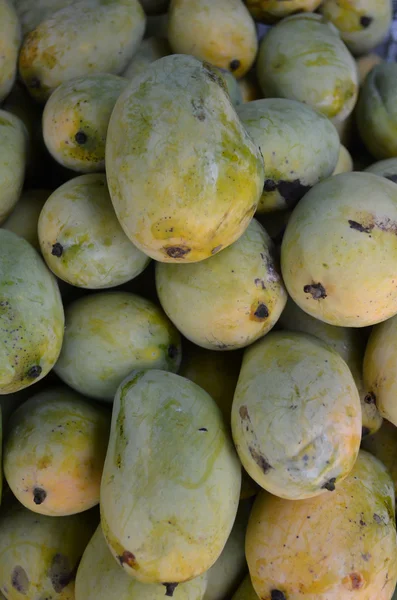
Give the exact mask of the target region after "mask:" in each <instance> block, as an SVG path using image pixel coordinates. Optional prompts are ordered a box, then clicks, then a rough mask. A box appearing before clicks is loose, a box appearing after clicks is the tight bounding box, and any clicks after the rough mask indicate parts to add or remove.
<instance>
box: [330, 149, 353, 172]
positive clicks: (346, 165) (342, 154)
mask: <svg viewBox="0 0 397 600" xmlns="http://www.w3.org/2000/svg"><path fill="white" fill-rule="evenodd" d="M350 171H353V159H352V157H351V154H350V152H349V150H348V149H347V148H345V147H344V145H343V144H341V145H340V147H339V157H338V162H337V163H336V167H335V169H334V171H333V173H332V175H338V174H339V173H349V172H350Z"/></svg>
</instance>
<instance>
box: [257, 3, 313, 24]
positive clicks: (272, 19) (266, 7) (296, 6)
mask: <svg viewBox="0 0 397 600" xmlns="http://www.w3.org/2000/svg"><path fill="white" fill-rule="evenodd" d="M245 3H246V5H247V7H248V10H249V11H250V13H251V15H252V16H253V17H254V19H256V20H257V21H261V22H262V23H270V24H271V23H276V22H277V21H280V20H281V19H285V17H288V16H289V15H293V14H295V13H301V12H314V11H315V10H316V8H317V7H318V6H319V5H320V4H321V0H283V2H280V1H279V0H245Z"/></svg>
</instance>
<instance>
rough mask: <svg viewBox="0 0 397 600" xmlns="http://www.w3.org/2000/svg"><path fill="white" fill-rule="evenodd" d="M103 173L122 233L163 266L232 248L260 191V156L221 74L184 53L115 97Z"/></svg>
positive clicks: (151, 68)
mask: <svg viewBox="0 0 397 600" xmlns="http://www.w3.org/2000/svg"><path fill="white" fill-rule="evenodd" d="M176 99H177V101H176ZM164 115H166V118H164ZM106 172H107V179H108V185H109V191H110V195H111V198H112V202H113V206H114V208H115V210H116V214H117V217H118V219H119V221H120V223H121V225H122V227H123V229H124V231H125V232H126V234H127V235H128V237H129V238H130V240H131V241H132V242H133V243H134V244H135V245H136V246H138V248H140V249H141V250H142V251H143V252H145V253H146V254H148V255H149V256H151V257H152V258H154V259H156V260H158V261H161V262H197V261H200V260H204V259H205V258H208V257H210V256H211V255H212V254H215V253H216V252H218V251H219V250H221V249H223V248H226V246H229V245H230V244H232V243H233V242H234V241H236V239H238V238H239V237H240V236H241V235H242V233H243V232H244V231H245V229H246V228H247V226H248V224H249V222H250V220H251V218H252V216H253V214H254V213H255V211H256V207H257V203H258V200H259V197H260V194H261V192H262V188H263V161H262V157H261V155H260V152H259V150H258V148H257V147H256V146H255V144H254V142H253V141H252V140H251V138H250V136H249V135H248V133H247V132H246V130H245V128H244V127H243V125H242V123H241V122H240V120H239V118H238V116H237V114H236V112H235V110H234V108H233V106H232V103H231V101H230V98H229V95H228V94H227V92H226V90H225V88H224V84H223V81H222V79H221V78H220V77H219V76H218V74H217V73H216V72H215V71H214V70H213V69H212V67H211V65H209V64H206V63H202V62H200V61H198V60H196V59H195V58H193V57H191V56H184V55H179V54H177V55H171V56H165V57H164V58H160V59H159V60H157V61H155V62H154V63H152V64H151V65H149V66H148V67H147V69H146V72H145V73H144V74H142V75H138V76H137V77H135V78H134V79H133V81H132V82H131V84H130V85H129V87H128V88H127V90H126V91H125V92H124V93H123V94H122V95H121V96H120V98H119V99H118V100H117V102H116V105H115V107H114V110H113V113H112V116H111V118H110V123H109V129H108V136H107V142H106Z"/></svg>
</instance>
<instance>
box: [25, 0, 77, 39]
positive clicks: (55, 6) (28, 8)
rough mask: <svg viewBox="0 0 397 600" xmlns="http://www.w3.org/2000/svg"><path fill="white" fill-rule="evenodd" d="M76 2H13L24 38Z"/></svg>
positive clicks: (51, 0) (58, 0)
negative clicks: (56, 13)
mask: <svg viewBox="0 0 397 600" xmlns="http://www.w3.org/2000/svg"><path fill="white" fill-rule="evenodd" d="M74 2H75V0H13V3H14V6H15V10H16V12H17V14H18V17H19V20H20V23H21V27H22V33H23V35H24V36H25V35H26V34H27V33H29V32H30V31H32V30H33V29H36V27H37V25H40V23H41V22H42V21H45V20H46V19H48V18H49V17H51V16H52V15H53V14H54V13H55V12H57V11H58V10H60V9H61V8H65V7H66V6H70V5H71V4H73V3H74Z"/></svg>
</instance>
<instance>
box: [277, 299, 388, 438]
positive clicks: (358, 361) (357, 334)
mask: <svg viewBox="0 0 397 600" xmlns="http://www.w3.org/2000/svg"><path fill="white" fill-rule="evenodd" d="M278 325H281V327H282V328H283V329H285V330H287V331H300V332H302V333H308V334H309V335H314V336H316V337H318V338H319V339H320V340H322V341H323V342H325V343H326V344H328V345H329V346H332V347H333V348H334V350H336V351H337V352H338V353H339V354H340V355H341V357H342V358H343V360H344V361H346V363H347V365H348V367H349V369H350V371H351V374H352V375H353V378H354V381H355V383H356V387H357V390H358V393H359V395H360V401H361V413H362V426H363V429H362V435H363V436H365V435H369V434H371V433H375V431H377V430H378V429H379V427H380V426H381V425H382V416H381V414H380V413H379V411H378V409H377V408H376V404H375V402H373V401H372V399H370V398H369V397H368V396H367V392H366V390H365V386H364V381H363V375H362V369H363V359H364V351H365V346H366V343H367V341H368V335H369V332H368V331H367V330H363V329H357V328H348V327H335V326H334V325H328V323H324V322H323V321H320V320H319V319H315V318H314V317H311V316H310V315H308V314H307V313H305V312H304V311H303V310H302V309H300V308H299V306H298V305H297V304H295V302H294V301H293V300H291V298H288V301H287V305H286V307H285V309H284V310H283V312H282V313H281V316H280V319H279V321H278ZM370 400H371V401H370Z"/></svg>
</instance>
